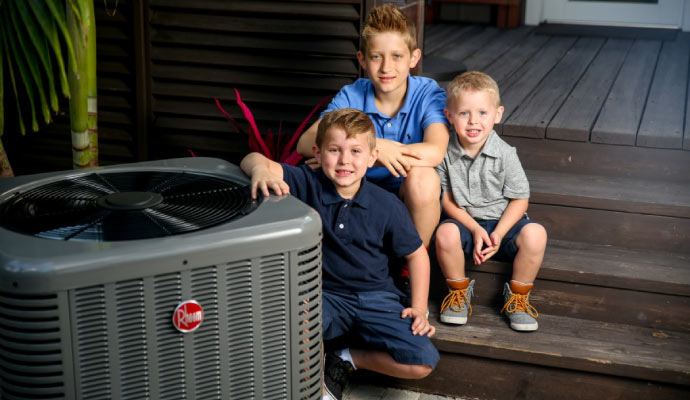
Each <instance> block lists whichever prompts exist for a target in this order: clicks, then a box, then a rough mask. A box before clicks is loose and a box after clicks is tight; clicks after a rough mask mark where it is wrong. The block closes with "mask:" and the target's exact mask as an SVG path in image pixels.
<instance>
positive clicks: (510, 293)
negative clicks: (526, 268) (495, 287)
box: [501, 280, 539, 332]
mask: <svg viewBox="0 0 690 400" xmlns="http://www.w3.org/2000/svg"><path fill="white" fill-rule="evenodd" d="M532 286H533V285H532V284H525V283H520V282H517V281H514V280H512V281H510V284H508V282H506V284H505V286H504V288H503V298H504V299H505V304H504V305H503V308H502V309H501V312H504V311H505V313H506V316H507V317H508V320H510V327H511V328H513V329H514V330H516V331H521V332H529V331H536V330H537V328H538V327H539V323H538V322H537V320H536V318H537V317H539V313H538V312H537V309H536V308H534V307H533V306H532V305H531V304H530V303H529V294H530V291H531V290H532Z"/></svg>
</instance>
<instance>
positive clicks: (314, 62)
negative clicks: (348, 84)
mask: <svg viewBox="0 0 690 400" xmlns="http://www.w3.org/2000/svg"><path fill="white" fill-rule="evenodd" d="M152 53H153V54H152V60H154V61H174V62H181V63H189V62H193V63H195V64H202V65H204V64H205V65H222V66H233V67H250V68H266V69H272V70H282V71H301V72H317V73H322V74H324V73H329V72H330V73H332V74H342V75H348V76H352V77H354V76H357V74H358V72H359V70H358V66H357V63H356V61H355V60H354V59H345V60H343V59H335V58H321V57H305V56H298V55H294V56H287V55H285V56H281V57H276V56H275V55H264V54H248V53H239V52H235V53H229V52H227V51H222V50H206V49H198V48H180V47H178V48H171V47H154V48H153V49H152Z"/></svg>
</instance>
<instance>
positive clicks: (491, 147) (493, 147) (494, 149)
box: [448, 130, 501, 162]
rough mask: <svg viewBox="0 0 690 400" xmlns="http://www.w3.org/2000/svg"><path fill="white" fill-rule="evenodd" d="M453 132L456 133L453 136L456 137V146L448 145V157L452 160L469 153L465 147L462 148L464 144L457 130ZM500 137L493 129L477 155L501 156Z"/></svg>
mask: <svg viewBox="0 0 690 400" xmlns="http://www.w3.org/2000/svg"><path fill="white" fill-rule="evenodd" d="M453 133H455V135H452V137H453V138H455V139H454V140H455V144H456V146H448V158H449V159H450V161H451V162H455V161H457V160H460V159H462V157H463V156H466V155H467V152H466V151H465V149H463V148H462V145H461V144H460V139H459V138H458V134H457V133H456V132H453ZM498 139H499V138H498V134H497V133H496V131H495V130H492V131H491V133H489V137H488V138H487V139H486V142H484V147H482V150H481V151H480V152H479V154H477V157H479V156H480V155H482V154H483V155H485V156H488V157H493V158H498V157H500V156H501V153H500V149H499V142H498ZM467 157H469V156H467Z"/></svg>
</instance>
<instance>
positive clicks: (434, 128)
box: [407, 122, 449, 167]
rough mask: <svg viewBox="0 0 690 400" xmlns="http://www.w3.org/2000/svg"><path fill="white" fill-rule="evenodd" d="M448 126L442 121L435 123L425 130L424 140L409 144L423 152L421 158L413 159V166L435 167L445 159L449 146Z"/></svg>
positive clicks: (415, 149) (418, 151)
mask: <svg viewBox="0 0 690 400" xmlns="http://www.w3.org/2000/svg"><path fill="white" fill-rule="evenodd" d="M448 135H449V132H448V127H447V126H446V125H445V124H442V123H440V122H437V123H433V124H431V125H429V126H427V127H426V129H425V130H424V141H423V142H421V143H413V144H408V145H407V146H409V147H410V148H411V149H413V150H414V151H416V152H417V153H419V154H421V155H422V156H423V158H422V159H421V160H418V159H415V160H412V161H411V165H412V166H419V167H435V166H437V165H439V164H440V163H441V161H443V157H444V156H445V155H446V150H447V148H448Z"/></svg>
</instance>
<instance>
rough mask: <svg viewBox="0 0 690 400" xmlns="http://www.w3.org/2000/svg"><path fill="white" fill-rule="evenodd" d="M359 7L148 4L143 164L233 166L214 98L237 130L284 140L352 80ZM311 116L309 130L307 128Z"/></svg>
mask: <svg viewBox="0 0 690 400" xmlns="http://www.w3.org/2000/svg"><path fill="white" fill-rule="evenodd" d="M361 7H362V6H361V2H359V1H351V2H325V1H324V2H315V1H308V2H295V1H290V2H286V1H221V0H203V1H194V2H189V1H183V0H151V1H150V22H151V30H150V36H151V81H152V88H151V90H152V116H153V122H152V126H151V128H150V135H151V147H150V151H151V154H150V156H151V158H157V159H160V158H170V157H184V156H187V155H189V153H188V150H191V151H192V152H194V153H195V154H196V155H199V156H202V155H203V156H214V157H220V158H224V159H227V160H230V161H232V162H239V161H240V160H241V158H242V157H243V156H244V155H245V154H246V153H247V152H248V147H247V144H246V143H247V136H246V134H244V133H238V132H236V131H235V129H234V128H233V127H232V126H231V125H230V124H229V123H228V122H227V120H226V119H225V117H224V116H223V115H222V114H221V112H220V111H219V110H218V109H217V107H216V105H215V101H214V98H218V99H219V100H220V101H221V104H222V106H223V107H224V108H225V110H226V111H228V112H229V113H230V114H231V115H232V116H233V117H234V118H235V119H237V121H238V122H239V123H240V124H241V125H242V127H243V128H244V129H245V130H246V129H247V128H248V123H247V122H246V121H245V120H244V118H243V117H242V113H241V111H240V109H239V107H238V106H237V104H236V98H235V89H237V90H238V91H239V93H240V95H241V96H242V100H243V101H244V103H245V104H246V105H247V106H248V107H249V108H250V110H251V111H252V113H253V115H254V117H255V118H256V122H257V126H258V128H259V131H260V132H262V133H265V132H266V131H267V130H269V129H270V130H271V131H272V132H273V133H277V132H278V131H282V133H283V136H282V140H287V137H288V136H287V135H290V134H291V133H292V132H294V130H295V129H296V128H297V126H298V125H299V124H300V122H301V121H302V120H303V119H304V118H305V117H306V116H307V115H308V114H309V112H310V111H311V110H312V108H313V107H314V106H316V105H317V104H318V103H319V102H320V101H321V100H322V99H323V98H325V97H327V96H331V95H334V94H335V93H337V91H338V90H339V89H340V88H341V87H342V86H343V85H346V84H348V83H351V82H353V81H354V80H355V79H356V78H357V77H358V76H359V66H358V64H357V61H356V57H355V55H356V52H357V48H358V40H359V29H360V14H361ZM317 117H318V114H317V115H315V116H314V117H313V118H312V120H315V119H316V118H317Z"/></svg>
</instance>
